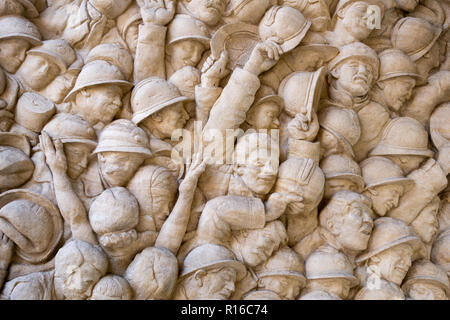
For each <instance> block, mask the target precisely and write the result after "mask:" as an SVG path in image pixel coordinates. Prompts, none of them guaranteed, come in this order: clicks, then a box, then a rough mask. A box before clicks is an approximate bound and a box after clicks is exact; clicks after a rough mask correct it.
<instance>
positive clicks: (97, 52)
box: [86, 43, 133, 80]
mask: <svg viewBox="0 0 450 320" xmlns="http://www.w3.org/2000/svg"><path fill="white" fill-rule="evenodd" d="M95 60H104V61H107V62H109V63H111V64H113V65H115V66H117V67H118V68H119V69H120V71H122V73H123V75H124V76H125V78H126V79H128V80H129V79H130V78H131V75H132V73H133V57H132V56H131V54H130V52H129V51H128V50H127V49H125V48H124V47H123V46H122V45H121V44H119V43H102V44H99V45H98V46H96V47H95V48H93V49H92V50H91V51H89V55H88V56H87V58H86V64H87V63H89V62H92V61H95Z"/></svg>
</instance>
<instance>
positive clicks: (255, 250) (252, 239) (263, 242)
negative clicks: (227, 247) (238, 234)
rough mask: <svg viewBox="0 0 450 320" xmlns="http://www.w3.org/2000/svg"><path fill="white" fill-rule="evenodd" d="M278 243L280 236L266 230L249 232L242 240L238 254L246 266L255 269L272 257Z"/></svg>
mask: <svg viewBox="0 0 450 320" xmlns="http://www.w3.org/2000/svg"><path fill="white" fill-rule="evenodd" d="M280 242H281V239H280V236H279V235H278V234H276V233H275V232H271V231H270V230H268V229H267V228H265V229H256V230H249V231H248V232H247V233H246V237H243V238H242V241H241V251H240V254H241V255H242V258H243V259H244V262H245V263H246V264H247V265H249V266H251V267H256V266H257V265H259V264H261V263H263V262H265V261H266V260H267V259H269V258H270V257H271V256H272V253H273V252H274V250H275V249H276V248H278V247H279V246H280Z"/></svg>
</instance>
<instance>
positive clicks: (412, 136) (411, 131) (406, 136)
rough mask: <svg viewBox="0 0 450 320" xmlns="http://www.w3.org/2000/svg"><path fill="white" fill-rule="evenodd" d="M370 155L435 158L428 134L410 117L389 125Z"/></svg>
mask: <svg viewBox="0 0 450 320" xmlns="http://www.w3.org/2000/svg"><path fill="white" fill-rule="evenodd" d="M369 155H370V156H385V155H418V156H424V157H433V151H431V150H429V149H428V133H427V131H426V130H425V128H424V127H423V125H422V124H421V123H420V122H419V121H417V120H416V119H413V118H409V117H398V118H395V119H392V120H391V121H390V122H389V123H388V124H387V126H386V127H385V128H384V130H383V134H382V137H381V140H380V142H379V143H378V145H377V146H376V147H375V148H374V149H372V151H371V152H370V153H369Z"/></svg>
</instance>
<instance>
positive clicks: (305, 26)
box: [259, 6, 311, 52]
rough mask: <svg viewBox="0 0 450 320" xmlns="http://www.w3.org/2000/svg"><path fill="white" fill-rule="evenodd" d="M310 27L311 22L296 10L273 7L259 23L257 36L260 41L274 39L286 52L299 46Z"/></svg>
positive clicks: (285, 7)
mask: <svg viewBox="0 0 450 320" xmlns="http://www.w3.org/2000/svg"><path fill="white" fill-rule="evenodd" d="M310 26H311V21H309V20H307V19H306V18H305V17H304V16H303V14H301V13H300V11H298V10H297V9H294V8H292V7H287V6H273V7H271V8H270V9H269V10H267V12H266V14H265V15H264V17H263V19H262V20H261V22H260V23H259V35H260V37H261V39H262V41H266V40H271V39H275V42H277V43H278V44H279V45H280V46H281V49H282V50H283V52H288V51H290V50H292V49H294V48H295V47H296V46H298V45H299V43H300V42H301V41H302V39H303V37H304V36H305V35H306V32H308V30H309V27H310Z"/></svg>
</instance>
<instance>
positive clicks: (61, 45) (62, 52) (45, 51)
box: [27, 39, 77, 73]
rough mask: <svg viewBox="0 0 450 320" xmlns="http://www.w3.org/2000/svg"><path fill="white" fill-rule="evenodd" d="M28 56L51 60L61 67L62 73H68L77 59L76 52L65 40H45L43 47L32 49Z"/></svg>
mask: <svg viewBox="0 0 450 320" xmlns="http://www.w3.org/2000/svg"><path fill="white" fill-rule="evenodd" d="M27 54H29V55H38V56H43V57H44V58H47V59H50V61H52V62H53V63H55V64H56V65H57V66H58V67H59V69H60V71H61V73H64V72H66V71H67V69H68V68H69V66H70V65H71V64H72V63H73V62H74V61H75V60H76V59H77V54H76V52H75V50H74V49H73V48H72V47H71V46H70V44H69V43H68V42H67V41H66V40H63V39H57V40H45V41H44V42H42V45H40V46H38V47H34V48H32V49H31V50H29V51H28V52H27Z"/></svg>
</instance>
